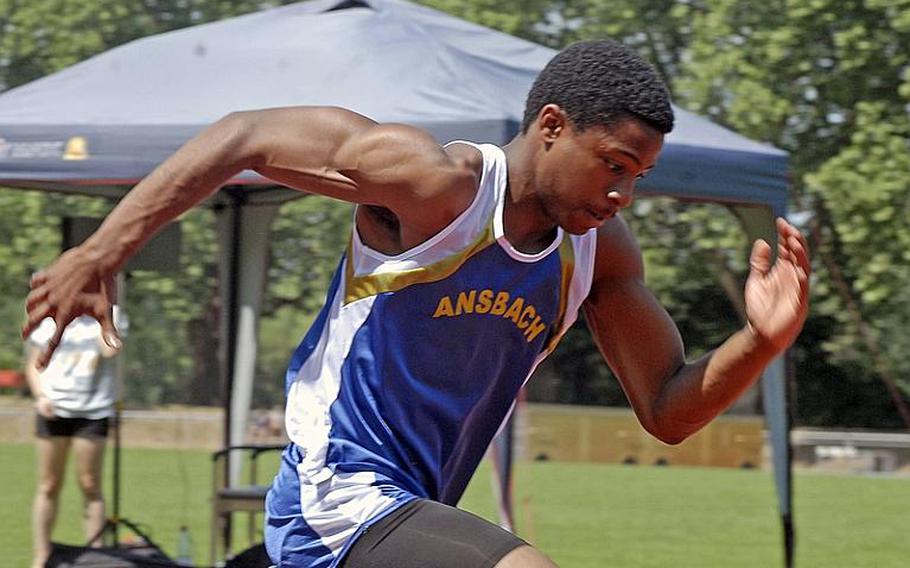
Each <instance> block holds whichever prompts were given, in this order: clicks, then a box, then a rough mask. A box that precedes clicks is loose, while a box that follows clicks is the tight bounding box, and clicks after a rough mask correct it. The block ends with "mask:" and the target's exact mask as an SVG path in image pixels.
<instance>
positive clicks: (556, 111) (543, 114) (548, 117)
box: [535, 103, 568, 144]
mask: <svg viewBox="0 0 910 568" xmlns="http://www.w3.org/2000/svg"><path fill="white" fill-rule="evenodd" d="M567 124H568V119H567V118H566V113H565V112H564V111H563V110H562V109H561V108H559V105H556V104H553V103H550V104H546V105H544V106H543V107H541V109H540V112H538V113H537V122H536V123H535V126H536V128H537V130H538V132H539V133H540V136H541V140H542V141H543V142H544V144H552V143H553V142H555V141H556V139H557V138H559V136H560V135H561V134H562V133H563V131H565V129H566V126H567Z"/></svg>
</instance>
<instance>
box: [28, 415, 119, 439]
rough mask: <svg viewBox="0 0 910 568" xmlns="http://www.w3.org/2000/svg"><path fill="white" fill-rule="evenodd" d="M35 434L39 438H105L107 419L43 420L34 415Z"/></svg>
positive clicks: (56, 418)
mask: <svg viewBox="0 0 910 568" xmlns="http://www.w3.org/2000/svg"><path fill="white" fill-rule="evenodd" d="M36 416H37V418H36V420H35V434H37V435H38V437H39V438H50V437H51V436H63V437H65V438H107V429H108V423H109V422H110V419H109V418H61V417H59V416H57V417H54V418H45V417H44V416H41V415H40V414H38V415H36Z"/></svg>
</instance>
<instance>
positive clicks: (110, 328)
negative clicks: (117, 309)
mask: <svg viewBox="0 0 910 568" xmlns="http://www.w3.org/2000/svg"><path fill="white" fill-rule="evenodd" d="M96 319H97V320H98V322H99V323H100V324H101V336H102V337H103V338H104V342H105V343H106V344H107V346H108V347H110V348H111V349H113V350H114V351H120V347H121V346H122V345H123V343H122V342H121V341H120V333H119V332H118V331H117V326H115V325H114V307H113V306H112V305H110V304H108V305H107V308H106V309H105V310H104V311H103V312H102V313H101V314H100V317H97V318H96Z"/></svg>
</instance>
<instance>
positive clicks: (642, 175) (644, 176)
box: [635, 170, 651, 179]
mask: <svg viewBox="0 0 910 568" xmlns="http://www.w3.org/2000/svg"><path fill="white" fill-rule="evenodd" d="M649 173H651V171H650V170H648V171H646V172H641V173H640V174H638V175H637V176H635V179H645V178H646V177H648V174H649Z"/></svg>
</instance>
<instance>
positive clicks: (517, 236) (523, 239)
mask: <svg viewBox="0 0 910 568" xmlns="http://www.w3.org/2000/svg"><path fill="white" fill-rule="evenodd" d="M503 150H504V151H505V154H506V165H507V170H508V185H507V187H506V200H505V204H504V206H503V214H502V223H503V231H504V232H505V236H506V238H507V239H508V240H509V242H510V243H511V244H512V246H513V247H515V248H516V249H518V250H520V251H521V252H524V253H528V254H534V253H536V252H540V251H542V250H544V249H545V248H547V247H548V246H550V243H552V242H553V239H554V238H555V237H556V223H555V222H554V221H553V220H552V219H550V218H549V216H548V215H547V214H546V211H545V210H544V208H543V206H542V204H541V202H540V199H539V198H538V196H537V192H536V189H537V186H536V183H535V172H534V167H533V164H534V160H533V157H532V156H533V149H532V148H531V144H530V143H529V141H528V139H527V138H525V137H524V136H523V135H521V134H519V135H518V136H516V137H515V138H514V139H512V141H511V142H509V143H508V144H507V145H506V146H505V147H504V148H503Z"/></svg>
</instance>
